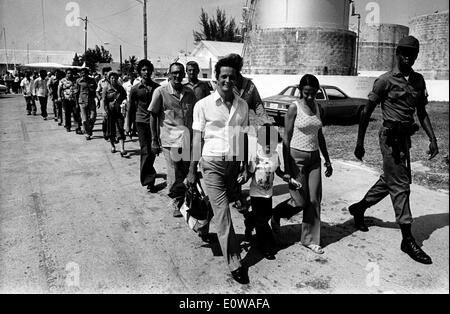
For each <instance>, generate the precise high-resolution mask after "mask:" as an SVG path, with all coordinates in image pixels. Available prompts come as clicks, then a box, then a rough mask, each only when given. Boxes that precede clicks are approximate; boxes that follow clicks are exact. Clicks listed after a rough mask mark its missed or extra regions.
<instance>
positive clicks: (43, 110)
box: [38, 97, 48, 118]
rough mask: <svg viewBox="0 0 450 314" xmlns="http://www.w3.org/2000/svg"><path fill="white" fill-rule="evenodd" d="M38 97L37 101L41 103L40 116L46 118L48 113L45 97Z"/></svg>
mask: <svg viewBox="0 0 450 314" xmlns="http://www.w3.org/2000/svg"><path fill="white" fill-rule="evenodd" d="M38 98H39V103H40V104H41V116H42V117H43V118H47V116H48V114H47V100H48V98H47V97H38Z"/></svg>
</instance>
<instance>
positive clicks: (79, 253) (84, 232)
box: [0, 96, 449, 294]
mask: <svg viewBox="0 0 450 314" xmlns="http://www.w3.org/2000/svg"><path fill="white" fill-rule="evenodd" d="M50 106H51V105H50V104H49V108H50ZM50 112H51V110H50ZM50 118H53V115H52V114H50ZM100 127H101V125H100V117H99V119H98V121H97V125H96V128H95V132H94V135H95V137H94V139H93V140H92V141H90V142H86V140H85V139H84V137H83V136H80V135H76V134H75V133H74V132H71V133H67V132H65V130H64V128H63V127H61V126H57V124H56V123H55V122H54V121H52V119H49V120H48V121H43V119H42V118H41V117H40V116H36V117H34V116H26V112H25V103H24V101H23V97H21V96H3V97H1V98H0V173H1V180H0V292H2V293H17V292H31V293H49V292H62V293H89V292H95V293H119V292H121V293H195V294H203V293H230V294H231V293H233V294H234V293H236V294H240V293H255V294H265V293H287V294H297V293H374V294H377V293H448V292H449V227H448V226H449V214H448V213H449V205H448V200H449V195H448V192H442V191H432V190H429V189H427V188H424V187H421V186H418V185H412V195H411V205H412V206H411V207H412V211H413V214H414V216H415V217H416V219H415V223H414V225H413V233H414V235H415V237H416V239H417V241H418V242H419V244H420V245H423V249H424V250H425V251H426V252H427V253H429V255H430V256H431V257H432V259H433V264H432V265H422V264H419V263H416V262H414V261H413V260H411V259H410V258H409V257H408V256H407V255H406V254H404V253H403V252H401V251H400V240H401V235H400V230H399V229H398V226H397V225H396V224H395V220H394V213H393V209H392V206H391V203H390V199H389V198H386V199H385V200H383V201H382V202H381V203H379V204H378V205H376V206H374V207H373V208H371V209H370V210H369V211H368V218H367V221H368V223H369V228H370V231H369V232H368V233H361V232H359V231H355V229H354V227H353V221H352V219H351V216H350V215H349V213H348V212H347V210H346V207H347V206H348V205H349V204H351V203H352V202H354V201H357V200H359V199H360V198H361V197H362V196H363V195H364V193H365V192H366V191H367V189H368V188H369V187H370V186H371V185H372V184H373V183H374V182H375V181H376V180H377V177H378V175H379V174H378V173H377V172H375V171H373V170H371V169H369V168H367V167H365V166H364V165H363V164H361V163H357V162H350V161H344V160H334V162H333V166H334V170H335V172H334V175H333V176H332V177H331V178H325V177H324V178H323V202H322V231H321V237H322V245H323V247H324V249H325V251H326V252H325V254H324V255H321V256H319V255H315V254H314V253H312V252H310V251H308V250H307V249H305V248H303V247H302V246H301V245H300V243H299V237H300V230H301V214H299V215H297V216H295V217H293V219H291V220H289V221H286V220H282V229H281V234H280V236H279V237H278V238H277V240H278V243H279V251H278V253H277V255H276V260H274V261H269V260H265V259H263V258H262V256H261V255H260V254H259V252H258V251H257V250H256V249H255V248H252V247H251V245H249V244H248V243H245V242H242V257H243V259H244V262H245V264H246V265H248V266H250V268H249V276H250V280H251V283H250V284H249V285H240V284H237V283H235V282H234V281H233V280H232V279H231V277H230V276H229V275H228V272H227V269H226V265H225V262H224V259H223V257H222V256H221V252H220V248H219V247H218V245H212V246H209V245H205V244H203V242H202V241H201V240H200V238H199V237H198V236H197V235H196V234H195V233H194V232H192V231H191V230H189V229H188V227H187V225H186V223H185V222H184V221H183V220H182V219H181V218H174V217H172V215H171V212H169V210H168V207H167V202H168V198H167V196H166V193H167V189H164V190H162V191H160V192H159V193H157V194H149V193H148V192H147V191H146V189H145V188H143V187H141V186H140V183H139V143H138V142H137V141H136V139H133V141H129V140H128V141H127V143H126V148H127V149H128V150H130V151H131V152H132V154H133V156H132V157H131V159H123V158H120V155H119V154H118V153H117V154H111V152H110V149H109V144H108V143H106V142H105V141H104V140H103V139H102V138H101V130H100ZM155 167H156V169H157V170H158V172H159V173H161V174H163V173H165V164H164V160H163V157H162V156H160V157H158V158H157V160H156V163H155ZM161 177H162V176H161ZM163 182H164V179H163V178H160V179H158V182H157V183H163ZM245 188H248V185H247V186H246V187H245ZM245 188H244V189H245ZM286 198H288V194H287V187H286V185H285V184H284V183H283V182H282V181H281V180H278V181H277V182H276V184H275V197H274V203H275V204H277V203H278V202H280V201H282V200H284V199H286ZM232 216H233V221H234V227H235V230H236V232H237V234H238V236H239V238H240V239H241V240H244V236H243V233H244V225H243V218H242V216H241V215H240V214H239V213H237V212H233V213H232ZM213 222H214V221H213ZM211 232H212V233H215V225H214V223H212V225H211Z"/></svg>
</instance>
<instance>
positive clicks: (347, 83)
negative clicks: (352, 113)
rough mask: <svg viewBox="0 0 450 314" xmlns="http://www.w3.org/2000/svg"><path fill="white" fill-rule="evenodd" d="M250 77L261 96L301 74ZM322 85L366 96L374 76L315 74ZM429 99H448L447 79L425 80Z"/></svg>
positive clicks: (273, 93) (277, 90)
mask: <svg viewBox="0 0 450 314" xmlns="http://www.w3.org/2000/svg"><path fill="white" fill-rule="evenodd" d="M247 76H248V77H250V78H252V80H253V82H254V83H255V85H256V87H257V88H258V91H259V93H260V94H261V97H268V96H272V95H275V94H278V93H279V92H281V91H282V90H283V89H284V88H285V87H286V86H288V85H297V84H298V83H299V81H300V78H301V75H247ZM317 78H318V79H319V82H320V83H321V84H323V85H334V86H337V87H339V88H340V89H342V90H343V91H344V92H345V93H346V94H347V95H349V96H350V97H360V98H367V95H368V94H369V92H370V91H371V90H372V86H373V82H374V81H375V79H376V77H361V76H358V77H357V76H330V75H317ZM426 84H427V90H428V94H429V97H428V100H429V101H447V102H448V101H449V81H448V80H440V81H437V80H427V81H426Z"/></svg>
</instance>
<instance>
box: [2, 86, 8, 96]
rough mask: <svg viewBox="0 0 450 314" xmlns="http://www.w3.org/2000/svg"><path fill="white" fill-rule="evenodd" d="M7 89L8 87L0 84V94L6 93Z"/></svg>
mask: <svg viewBox="0 0 450 314" xmlns="http://www.w3.org/2000/svg"><path fill="white" fill-rule="evenodd" d="M7 91H8V88H7V87H6V86H5V85H3V84H0V95H1V94H5V95H6V92H7Z"/></svg>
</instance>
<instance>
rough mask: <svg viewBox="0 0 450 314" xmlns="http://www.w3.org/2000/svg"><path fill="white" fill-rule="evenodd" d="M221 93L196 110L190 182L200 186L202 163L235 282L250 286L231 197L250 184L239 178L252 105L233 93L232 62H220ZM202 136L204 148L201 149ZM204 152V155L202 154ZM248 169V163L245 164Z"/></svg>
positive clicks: (215, 217) (196, 105) (217, 69)
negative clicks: (241, 184) (236, 188)
mask: <svg viewBox="0 0 450 314" xmlns="http://www.w3.org/2000/svg"><path fill="white" fill-rule="evenodd" d="M215 71H216V79H217V89H216V91H215V92H214V93H213V94H212V95H209V96H207V97H205V98H203V99H202V100H200V101H198V102H197V103H196V104H195V106H194V114H193V124H192V129H193V132H194V135H193V142H192V143H193V146H194V147H193V154H192V156H193V157H192V159H191V166H190V169H189V174H188V177H187V182H188V184H190V185H193V184H195V183H196V182H197V180H198V177H197V173H196V169H197V164H198V162H197V161H198V159H199V157H200V155H201V168H202V174H203V180H204V184H205V188H206V192H207V194H208V196H209V199H210V202H211V206H212V209H213V212H214V220H215V225H216V226H217V236H218V239H219V243H220V247H221V249H222V252H223V256H224V257H225V261H226V263H227V264H228V268H229V270H230V271H231V275H232V277H233V279H234V280H236V281H237V282H239V283H241V284H247V283H248V282H249V279H248V273H247V269H246V268H245V267H243V266H242V264H241V256H240V247H239V241H238V240H237V238H236V234H235V232H234V228H233V222H232V220H231V213H230V207H229V203H230V199H229V195H230V194H231V192H232V190H233V186H234V185H236V184H239V179H238V177H239V178H241V176H242V181H246V179H247V178H245V177H246V173H247V171H244V172H243V174H242V175H241V176H239V172H240V166H241V161H245V160H246V158H245V156H244V152H245V149H244V148H245V147H244V145H245V140H244V137H245V132H246V129H247V127H248V105H247V103H246V102H245V101H244V100H243V99H241V98H240V97H239V96H237V95H235V94H234V93H233V87H234V85H235V83H236V72H237V69H236V68H235V66H234V63H232V62H231V60H229V59H227V58H224V59H221V60H219V61H218V62H217V64H216V67H215ZM202 135H203V138H204V145H203V147H199V146H201V144H200V143H201V140H202ZM200 152H201V154H200ZM244 165H245V166H246V163H244Z"/></svg>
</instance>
